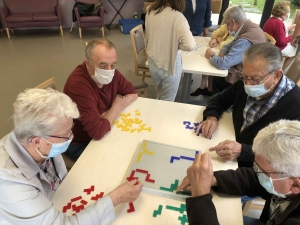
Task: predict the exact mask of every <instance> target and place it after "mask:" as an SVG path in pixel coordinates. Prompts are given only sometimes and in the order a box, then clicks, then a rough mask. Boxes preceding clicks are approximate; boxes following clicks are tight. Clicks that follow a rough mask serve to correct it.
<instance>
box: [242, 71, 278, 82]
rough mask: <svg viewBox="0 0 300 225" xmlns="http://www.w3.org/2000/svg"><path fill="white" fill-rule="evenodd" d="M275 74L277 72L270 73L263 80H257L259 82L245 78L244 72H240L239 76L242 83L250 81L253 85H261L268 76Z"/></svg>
mask: <svg viewBox="0 0 300 225" xmlns="http://www.w3.org/2000/svg"><path fill="white" fill-rule="evenodd" d="M274 72H275V70H271V71H270V72H269V73H267V74H266V75H264V76H263V77H262V78H261V79H257V80H254V79H248V78H245V76H244V73H243V72H242V71H240V72H238V76H239V78H240V79H241V81H243V82H244V83H245V82H246V81H249V82H250V83H251V84H259V83H260V82H261V81H262V80H263V79H265V78H266V77H267V76H268V75H270V74H273V73H274Z"/></svg>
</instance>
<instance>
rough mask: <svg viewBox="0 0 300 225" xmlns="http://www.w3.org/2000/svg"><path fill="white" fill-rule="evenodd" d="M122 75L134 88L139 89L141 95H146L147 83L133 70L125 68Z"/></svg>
mask: <svg viewBox="0 0 300 225" xmlns="http://www.w3.org/2000/svg"><path fill="white" fill-rule="evenodd" d="M124 77H125V78H126V80H128V81H129V82H130V83H131V84H132V86H133V87H134V89H135V90H141V95H142V96H143V97H145V98H146V97H147V88H148V84H147V83H146V82H145V81H143V80H142V79H141V78H139V77H138V76H137V75H136V74H135V73H134V72H133V71H131V70H127V72H126V73H125V74H124Z"/></svg>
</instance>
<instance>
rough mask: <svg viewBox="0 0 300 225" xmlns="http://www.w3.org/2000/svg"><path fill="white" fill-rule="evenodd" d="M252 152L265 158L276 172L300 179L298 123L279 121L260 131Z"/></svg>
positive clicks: (299, 132)
mask: <svg viewBox="0 0 300 225" xmlns="http://www.w3.org/2000/svg"><path fill="white" fill-rule="evenodd" d="M252 148H253V151H254V153H255V154H259V155H261V156H263V157H265V158H267V159H268V160H269V161H270V163H271V166H272V167H273V168H274V169H275V170H276V171H277V172H283V173H286V174H287V175H289V176H291V177H300V121H296V120H294V121H292V120H279V121H277V122H274V123H271V124H270V125H269V126H267V127H265V128H264V129H262V130H260V131H259V132H258V134H257V136H256V137H255V139H254V142H253V146H252Z"/></svg>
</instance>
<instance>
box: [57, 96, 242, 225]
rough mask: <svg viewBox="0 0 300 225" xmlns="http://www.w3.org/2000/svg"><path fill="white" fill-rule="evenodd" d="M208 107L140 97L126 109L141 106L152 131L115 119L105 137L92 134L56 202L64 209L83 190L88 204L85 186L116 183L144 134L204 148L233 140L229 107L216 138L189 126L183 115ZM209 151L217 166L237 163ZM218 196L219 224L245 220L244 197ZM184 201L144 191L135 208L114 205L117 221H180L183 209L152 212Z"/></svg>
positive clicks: (197, 117)
mask: <svg viewBox="0 0 300 225" xmlns="http://www.w3.org/2000/svg"><path fill="white" fill-rule="evenodd" d="M204 108H205V107H202V106H195V105H187V104H181V103H174V102H166V101H158V100H153V99H147V98H138V99H137V100H136V101H135V102H134V103H132V104H131V105H130V106H128V107H127V108H126V109H124V110H123V112H122V113H126V114H127V113H130V114H131V115H132V116H133V117H134V113H135V111H136V110H139V112H140V116H139V119H141V120H143V123H145V124H146V127H151V132H148V131H145V130H143V131H142V132H140V133H137V132H134V133H130V132H124V131H121V129H120V128H117V127H116V125H113V126H112V129H111V131H110V132H109V133H108V134H107V135H105V136H104V137H103V138H102V139H101V140H100V141H95V140H93V141H91V142H90V144H89V145H88V147H87V148H86V149H85V151H84V152H83V154H82V155H81V157H80V158H79V160H78V161H77V162H76V163H75V165H74V166H73V168H72V169H71V171H70V172H69V174H68V175H67V177H66V178H65V179H64V181H63V182H62V184H61V185H60V187H59V188H58V190H57V191H56V193H55V196H54V198H53V203H54V204H55V206H56V207H57V208H58V209H59V210H62V207H63V206H64V205H66V204H67V203H68V202H69V201H70V199H71V198H74V197H77V196H80V195H81V196H83V199H85V200H86V201H88V204H91V203H92V202H93V201H92V200H89V199H88V197H87V196H85V195H84V193H83V189H85V188H88V187H90V186H91V185H94V186H95V191H94V193H100V192H102V191H103V192H104V193H105V194H107V193H108V192H110V191H111V190H113V189H114V188H116V187H117V186H118V185H120V184H121V183H122V180H123V179H124V177H125V173H126V171H127V169H128V167H129V165H130V162H131V160H132V157H133V156H134V153H135V152H136V150H137V149H138V148H139V146H140V144H141V142H142V141H143V140H144V139H146V140H151V141H155V142H160V143H164V144H169V145H174V146H178V147H184V148H190V149H199V150H200V151H201V152H202V153H203V152H207V151H208V149H209V147H212V146H215V145H216V144H218V143H219V142H221V141H223V140H225V139H232V140H234V139H235V137H234V129H233V124H232V119H231V114H230V113H224V115H223V117H222V118H221V120H220V125H219V128H218V130H217V131H216V133H215V134H214V135H213V137H212V139H211V140H209V139H204V138H202V137H201V136H196V135H195V133H194V131H193V130H187V129H185V126H184V125H183V121H191V122H196V121H201V120H202V112H203V110H204ZM210 155H211V158H212V161H213V167H214V170H221V169H223V170H226V169H235V168H237V163H236V162H223V161H221V160H220V159H219V158H218V157H217V155H216V153H214V152H212V153H210ZM85 197H86V198H85ZM213 202H214V203H215V206H216V209H217V213H218V218H219V221H220V224H224V225H226V224H230V225H235V224H236V225H240V224H242V211H241V200H240V198H238V197H229V196H224V195H221V194H215V193H213ZM182 203H184V202H181V201H177V200H173V199H169V198H164V197H158V196H154V195H150V194H147V193H143V192H142V193H141V195H140V197H139V198H138V199H137V200H136V201H135V202H134V207H135V212H132V213H127V209H128V208H129V207H128V204H122V205H119V206H118V207H116V208H115V211H116V220H115V221H114V222H113V224H120V225H121V224H122V225H124V224H128V225H135V224H136V225H140V224H151V225H153V224H164V225H165V224H170V225H176V224H178V225H179V224H180V221H179V220H178V216H181V215H182V214H180V213H179V212H176V211H172V210H166V209H163V212H162V214H161V215H160V216H157V217H153V216H152V214H153V211H154V210H157V208H158V205H163V206H164V207H165V206H166V205H172V206H178V207H179V206H180V204H182ZM204 207H205V206H204ZM72 213H73V212H72V211H71V210H70V211H69V212H67V214H68V215H70V214H72Z"/></svg>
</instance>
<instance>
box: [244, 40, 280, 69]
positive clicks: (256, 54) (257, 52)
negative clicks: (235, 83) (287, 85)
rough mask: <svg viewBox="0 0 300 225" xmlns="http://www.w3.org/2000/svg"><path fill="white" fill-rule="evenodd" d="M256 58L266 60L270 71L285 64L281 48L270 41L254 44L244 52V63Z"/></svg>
mask: <svg viewBox="0 0 300 225" xmlns="http://www.w3.org/2000/svg"><path fill="white" fill-rule="evenodd" d="M256 60H265V61H266V67H267V68H268V71H272V70H276V69H281V68H282V65H283V60H282V54H281V51H280V49H279V48H277V47H276V46H274V45H272V44H271V43H268V42H265V43H260V44H254V45H251V46H250V47H249V48H248V49H246V51H245V52H244V54H243V64H244V63H245V62H247V63H252V62H254V61H256Z"/></svg>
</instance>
